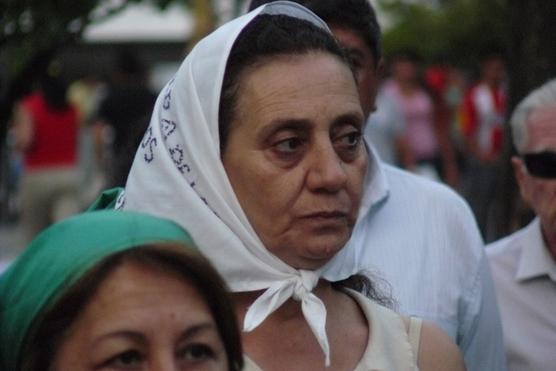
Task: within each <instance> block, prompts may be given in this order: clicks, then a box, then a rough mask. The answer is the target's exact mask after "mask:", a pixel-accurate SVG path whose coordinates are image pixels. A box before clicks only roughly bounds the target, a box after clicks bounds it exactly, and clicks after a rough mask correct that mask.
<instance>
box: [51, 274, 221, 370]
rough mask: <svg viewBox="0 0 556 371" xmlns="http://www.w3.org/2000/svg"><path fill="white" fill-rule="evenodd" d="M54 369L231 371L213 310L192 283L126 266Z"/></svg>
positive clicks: (111, 278)
mask: <svg viewBox="0 0 556 371" xmlns="http://www.w3.org/2000/svg"><path fill="white" fill-rule="evenodd" d="M53 369H55V370H58V371H90V370H98V371H101V370H102V371H104V370H106V371H108V370H120V371H121V370H133V371H138V370H141V371H143V370H159V371H161V370H164V371H170V370H172V371H177V370H219V371H220V370H227V369H228V365H227V359H226V353H225V349H224V346H223V343H222V341H221V339H220V335H219V333H218V330H217V327H216V324H215V322H214V320H213V319H212V316H211V314H210V310H209V308H208V306H207V305H206V303H204V301H203V300H202V298H201V296H200V295H199V294H198V293H197V290H196V289H195V288H194V287H193V286H192V285H191V284H190V283H188V282H184V280H183V278H178V277H177V276H175V275H173V274H169V273H164V272H161V271H159V270H153V269H152V268H147V267H145V266H142V265H138V264H130V263H125V264H124V265H122V266H120V267H118V268H117V269H116V270H115V271H114V272H112V273H111V274H110V275H108V277H107V278H106V279H105V280H104V281H103V282H102V283H101V285H100V287H99V289H98V291H97V292H96V293H95V295H94V296H93V297H92V299H91V301H90V302H89V303H88V304H87V306H86V307H85V308H84V310H83V311H82V313H81V314H80V316H79V317H78V318H77V320H76V321H75V323H74V324H73V325H72V326H71V328H70V329H69V331H68V334H67V336H66V337H65V339H64V341H63V342H62V344H61V346H60V347H59V349H58V352H57V354H56V356H55V358H54V368H53Z"/></svg>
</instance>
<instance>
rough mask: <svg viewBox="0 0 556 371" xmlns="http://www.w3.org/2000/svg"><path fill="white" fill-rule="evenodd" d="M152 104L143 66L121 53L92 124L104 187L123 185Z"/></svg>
mask: <svg viewBox="0 0 556 371" xmlns="http://www.w3.org/2000/svg"><path fill="white" fill-rule="evenodd" d="M155 100H156V95H155V94H154V93H153V92H152V91H151V90H150V89H149V87H148V86H147V71H146V68H145V67H144V66H143V64H142V62H141V61H140V60H139V58H138V57H137V56H136V55H135V54H134V53H133V52H132V51H131V50H128V49H125V50H123V51H121V53H120V54H119V55H118V56H117V61H116V71H115V74H114V76H113V81H112V82H111V84H109V86H108V88H107V91H106V95H105V96H104V97H103V98H101V100H100V103H99V107H98V113H97V115H96V119H95V120H94V121H93V131H94V142H95V149H96V156H97V160H98V161H99V163H100V164H101V169H102V170H103V172H104V174H105V187H107V188H111V187H116V186H122V187H123V186H124V185H125V182H126V179H127V174H128V173H129V169H130V168H131V163H132V161H133V156H134V155H135V152H136V151H137V147H138V146H139V143H140V142H141V138H142V137H143V134H144V133H145V130H146V128H147V126H148V124H149V120H150V114H151V112H152V109H153V106H154V102H155Z"/></svg>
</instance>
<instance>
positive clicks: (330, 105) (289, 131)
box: [223, 52, 367, 269]
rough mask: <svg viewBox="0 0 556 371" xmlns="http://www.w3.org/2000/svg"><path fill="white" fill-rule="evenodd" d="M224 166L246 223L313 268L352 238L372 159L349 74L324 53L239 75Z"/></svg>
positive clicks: (270, 245)
mask: <svg viewBox="0 0 556 371" xmlns="http://www.w3.org/2000/svg"><path fill="white" fill-rule="evenodd" d="M240 80H241V82H240V88H239V93H238V97H239V98H238V102H237V107H236V111H235V115H234V119H233V121H232V123H231V127H230V135H229V138H228V143H227V145H226V148H225V150H224V155H223V163H224V167H225V169H226V172H227V174H228V177H229V179H230V182H231V184H232V187H233V189H234V192H235V194H236V196H237V198H238V200H239V203H240V204H241V206H242V208H243V210H244V211H245V214H246V215H247V218H248V219H249V222H250V223H251V225H252V226H253V227H254V229H255V231H256V232H257V234H258V235H259V237H260V238H261V240H262V242H263V244H264V245H265V246H266V248H267V249H268V250H269V251H270V252H272V253H273V254H274V255H276V256H277V257H279V258H280V259H281V260H282V261H284V262H285V263H287V264H288V265H290V266H292V267H294V268H299V269H317V268H320V267H321V266H323V265H324V264H325V263H327V262H328V261H329V260H330V259H331V258H332V257H333V256H334V255H335V254H336V253H337V252H338V251H339V250H340V249H341V248H342V247H343V246H344V244H345V243H346V242H347V240H348V239H349V237H350V235H351V232H352V229H353V226H354V223H355V220H356V217H357V212H358V209H359V204H360V200H361V196H362V188H363V180H364V177H365V173H366V168H367V154H366V151H365V148H364V146H363V143H362V140H361V135H362V130H363V118H364V116H363V112H362V111H361V106H360V104H359V96H358V94H357V89H356V86H355V82H354V79H353V75H352V73H351V71H350V70H349V68H348V67H347V66H346V65H344V64H343V63H342V62H341V61H339V60H338V59H337V58H336V57H334V56H331V55H328V54H323V53H318V52H315V53H308V54H303V55H298V56H279V57H275V58H273V59H272V60H265V61H264V63H259V64H257V65H255V66H253V67H251V68H248V69H247V70H246V71H244V72H243V76H242V78H241V79H240Z"/></svg>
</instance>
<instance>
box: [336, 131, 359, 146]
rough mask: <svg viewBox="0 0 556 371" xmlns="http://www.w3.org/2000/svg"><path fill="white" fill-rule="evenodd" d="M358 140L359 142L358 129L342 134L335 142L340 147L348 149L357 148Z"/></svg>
mask: <svg viewBox="0 0 556 371" xmlns="http://www.w3.org/2000/svg"><path fill="white" fill-rule="evenodd" d="M360 142H361V133H360V132H359V131H353V132H351V133H348V134H346V135H342V136H341V137H340V138H338V140H337V143H338V144H339V145H340V147H341V149H348V150H354V149H357V147H358V145H359V143H360Z"/></svg>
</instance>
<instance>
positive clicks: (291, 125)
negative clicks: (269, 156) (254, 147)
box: [258, 119, 312, 141]
mask: <svg viewBox="0 0 556 371" xmlns="http://www.w3.org/2000/svg"><path fill="white" fill-rule="evenodd" d="M311 126H312V125H311V122H310V120H308V119H277V120H273V121H271V122H270V124H268V125H266V126H265V127H264V128H262V129H261V131H260V132H259V135H258V137H259V139H261V140H263V141H264V140H265V139H267V138H270V137H271V136H272V135H273V134H274V133H276V132H278V131H281V130H296V131H299V130H301V131H308V130H309V129H310V128H311Z"/></svg>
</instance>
